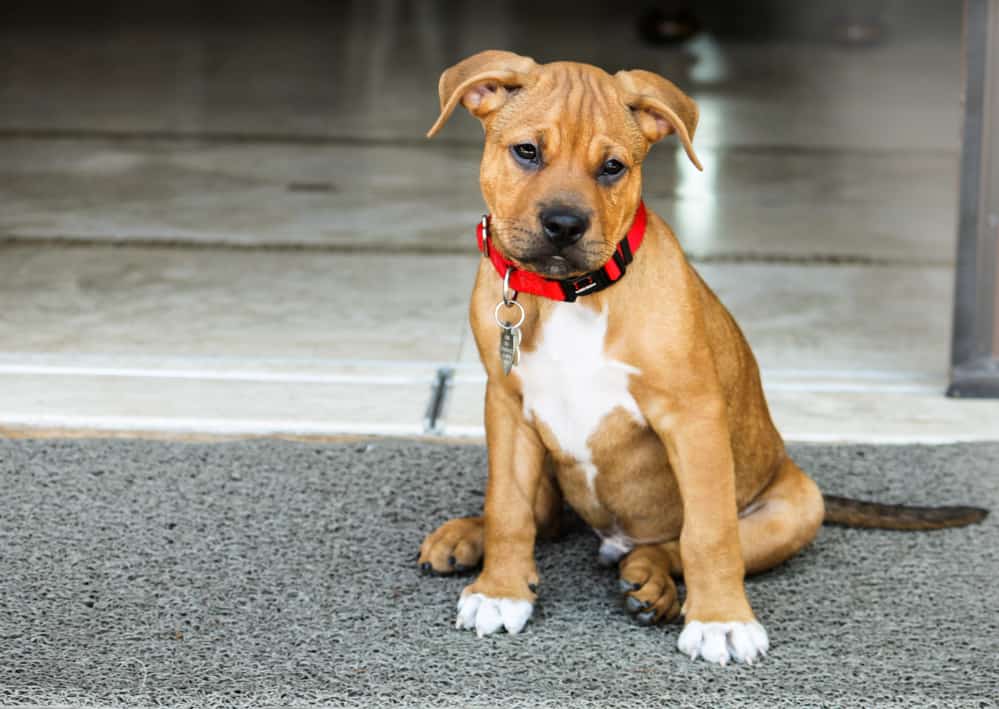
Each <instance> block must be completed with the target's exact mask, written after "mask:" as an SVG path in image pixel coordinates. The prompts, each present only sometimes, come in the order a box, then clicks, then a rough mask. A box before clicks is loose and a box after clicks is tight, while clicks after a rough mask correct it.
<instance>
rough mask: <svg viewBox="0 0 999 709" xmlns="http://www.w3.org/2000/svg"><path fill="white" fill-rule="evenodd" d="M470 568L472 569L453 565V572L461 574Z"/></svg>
mask: <svg viewBox="0 0 999 709" xmlns="http://www.w3.org/2000/svg"><path fill="white" fill-rule="evenodd" d="M470 568H472V567H470V566H465V565H464V564H455V565H454V570H455V571H457V572H458V573H459V574H460V573H462V572H464V571H468V570H469V569H470Z"/></svg>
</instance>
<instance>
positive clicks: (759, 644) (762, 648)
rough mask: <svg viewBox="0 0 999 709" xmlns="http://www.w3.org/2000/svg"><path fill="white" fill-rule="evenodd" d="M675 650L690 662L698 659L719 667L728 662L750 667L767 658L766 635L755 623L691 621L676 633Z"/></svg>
mask: <svg viewBox="0 0 999 709" xmlns="http://www.w3.org/2000/svg"><path fill="white" fill-rule="evenodd" d="M676 647H677V649H678V650H679V651H680V652H682V653H683V654H684V655H689V656H690V659H691V660H696V659H697V657H698V656H700V657H703V658H704V659H705V660H707V661H708V662H715V663H717V664H719V665H727V664H728V661H729V660H730V659H734V660H735V661H736V662H745V663H746V664H749V665H751V664H753V662H755V661H756V660H758V659H760V658H761V657H763V656H764V655H766V654H767V650H769V649H770V641H769V640H768V639H767V631H766V630H764V629H763V626H762V625H760V624H759V623H757V622H756V621H753V622H751V623H702V622H700V621H698V620H692V621H690V622H689V623H687V625H686V626H685V627H684V629H683V632H682V633H680V639H679V640H677V641H676Z"/></svg>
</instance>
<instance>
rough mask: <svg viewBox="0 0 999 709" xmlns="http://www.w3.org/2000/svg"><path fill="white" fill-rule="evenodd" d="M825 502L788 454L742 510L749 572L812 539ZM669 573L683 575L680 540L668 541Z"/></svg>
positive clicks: (777, 561)
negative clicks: (772, 475)
mask: <svg viewBox="0 0 999 709" xmlns="http://www.w3.org/2000/svg"><path fill="white" fill-rule="evenodd" d="M824 516H825V506H824V505H823V503H822V493H821V492H820V491H819V487H818V485H816V484H815V482H814V481H813V480H812V479H811V478H810V477H808V476H807V475H806V474H805V473H804V472H803V471H802V470H801V468H799V467H798V466H797V465H796V464H795V462H794V461H793V460H791V459H790V458H786V459H785V460H784V462H783V463H782V464H781V468H780V470H778V471H777V475H776V476H775V477H774V479H773V480H772V481H771V483H770V484H769V485H768V486H767V487H766V488H764V490H763V492H761V493H760V495H759V497H757V498H756V499H755V500H754V501H753V502H751V503H750V504H749V505H747V506H746V507H745V508H744V509H743V510H742V511H741V512H740V513H739V544H740V546H741V548H742V558H743V561H744V563H745V565H746V573H747V574H757V573H759V572H761V571H766V570H767V569H772V568H773V567H775V566H777V565H778V564H780V563H782V562H784V561H787V560H788V559H790V558H791V557H792V556H794V555H795V554H797V553H798V552H799V551H801V549H803V548H804V547H805V546H807V545H808V543H809V542H811V541H812V540H813V539H814V538H815V535H816V534H817V533H818V531H819V527H820V526H822V519H823V517H824ZM661 546H662V547H664V555H665V558H668V559H670V560H671V562H670V563H671V566H670V573H671V574H672V575H673V576H682V575H683V561H682V560H681V558H680V545H679V543H678V542H675V541H674V542H667V543H666V544H663V545H661Z"/></svg>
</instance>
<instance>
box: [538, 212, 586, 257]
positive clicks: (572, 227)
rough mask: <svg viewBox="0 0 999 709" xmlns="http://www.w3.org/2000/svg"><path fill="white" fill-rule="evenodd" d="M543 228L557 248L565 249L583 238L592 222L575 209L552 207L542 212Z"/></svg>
mask: <svg viewBox="0 0 999 709" xmlns="http://www.w3.org/2000/svg"><path fill="white" fill-rule="evenodd" d="M541 226H542V227H544V230H545V236H547V237H548V238H549V239H550V240H551V242H552V243H553V244H554V245H555V247H556V248H559V249H564V248H565V247H567V246H572V245H573V244H575V243H576V242H577V241H579V240H580V239H581V238H582V237H583V234H585V233H586V230H587V229H589V228H590V220H589V219H588V218H587V217H586V216H585V215H583V214H580V213H579V212H578V211H576V210H575V209H571V208H568V207H550V208H549V209H546V210H544V211H543V212H541Z"/></svg>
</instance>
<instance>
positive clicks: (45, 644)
mask: <svg viewBox="0 0 999 709" xmlns="http://www.w3.org/2000/svg"><path fill="white" fill-rule="evenodd" d="M793 452H794V454H795V457H796V458H797V459H798V461H799V462H800V463H801V464H802V465H803V467H804V468H805V469H806V470H809V471H811V472H812V473H813V475H814V476H815V477H816V478H817V479H818V481H819V482H820V484H822V485H823V487H824V488H825V489H827V490H829V491H830V492H836V493H839V494H852V495H858V496H867V497H871V498H876V499H879V500H883V501H889V502H903V501H908V502H911V503H923V504H947V503H951V504H955V503H975V504H979V505H983V506H986V507H991V508H992V509H993V510H999V444H979V445H961V446H942V447H918V446H904V447H870V446H861V447H858V446H836V447H829V446H815V447H797V448H795V449H794V451H793ZM484 465H485V462H484V451H483V449H482V448H479V447H474V446H445V445H433V444H420V443H413V442H399V441H379V442H374V443H351V444H339V445H318V444H304V443H289V442H278V441H247V442H235V443H225V444H181V443H162V442H146V441H127V440H126V441H18V440H11V441H0V484H2V486H3V505H2V508H0V705H3V706H10V705H15V704H40V705H57V704H69V705H73V706H91V707H96V706H101V707H105V706H132V707H136V706H170V707H254V708H262V707H272V706H273V707H277V706H282V707H284V706H363V707H377V706H420V707H423V706H426V707H480V706H481V707H486V706H503V707H506V708H509V709H513V708H515V707H560V708H565V707H615V706H622V707H625V706H626V707H629V708H635V707H646V706H648V707H652V706H671V707H672V706H684V707H686V706H689V707H722V706H744V707H745V706H749V707H767V708H768V709H774V708H776V707H809V706H842V707H872V706H889V707H943V706H948V707H949V706H996V699H997V697H999V602H997V599H996V594H997V579H999V560H997V553H999V552H997V548H999V533H997V529H999V513H995V514H993V515H991V516H990V517H989V518H988V519H987V520H986V521H985V523H984V524H982V525H980V526H977V527H973V528H967V529H958V530H949V531H944V532H933V533H899V532H878V531H862V530H848V529H838V528H831V527H826V528H824V530H823V532H822V534H821V535H820V537H819V539H818V541H817V542H816V543H815V544H814V545H813V546H812V547H811V548H809V549H808V550H807V551H806V552H804V553H803V554H802V555H801V556H799V557H797V558H796V559H794V560H792V561H791V562H790V563H787V564H785V565H784V566H782V567H780V568H778V569H776V570H774V571H771V572H769V573H767V574H764V575H762V576H758V577H755V578H753V579H751V580H750V582H749V595H750V598H751V600H752V601H753V603H754V606H755V608H756V610H757V613H758V615H759V616H760V619H761V620H762V621H763V623H764V624H765V625H766V626H767V628H768V630H769V631H770V636H771V641H772V649H771V653H770V656H769V657H768V658H767V659H766V660H765V661H764V662H763V663H762V664H760V665H757V666H754V667H728V668H720V667H714V666H710V665H708V664H706V663H704V662H696V663H695V662H691V661H690V660H688V659H687V658H686V657H684V656H682V655H680V654H679V653H678V652H676V650H675V642H676V637H677V633H678V628H677V627H676V626H665V627H660V628H654V629H648V628H642V627H638V626H636V625H634V624H633V623H632V622H631V621H630V620H629V619H628V617H627V616H626V614H625V613H624V612H623V611H622V610H620V608H619V606H618V604H619V600H618V596H617V593H616V588H617V583H616V578H615V574H614V573H613V571H608V570H603V569H600V568H598V567H597V565H596V563H595V554H596V550H597V539H596V537H595V536H594V535H593V534H592V533H590V532H589V531H587V530H586V529H584V528H583V527H582V526H581V525H580V524H579V523H578V522H573V523H571V524H570V525H569V526H570V529H569V531H568V533H567V535H566V537H565V538H564V539H563V540H561V541H560V542H556V543H547V544H543V545H542V546H541V547H540V548H539V551H538V559H539V569H540V572H541V574H542V579H543V582H542V589H541V592H542V597H541V602H540V605H539V607H538V609H537V610H536V613H535V616H534V619H533V620H532V621H531V623H530V624H529V626H528V629H527V630H526V631H525V633H524V634H523V635H520V636H517V637H510V636H506V635H503V636H498V637H494V638H487V639H484V640H479V639H477V638H476V637H475V636H474V634H473V633H470V632H467V631H457V630H454V629H453V627H452V623H453V616H454V604H455V601H456V599H457V597H458V593H459V591H460V590H461V588H462V587H463V586H464V585H465V584H466V583H467V582H468V581H467V579H461V578H449V579H445V578H424V577H421V576H420V575H419V574H418V573H417V572H416V569H415V565H414V559H413V554H414V552H415V550H416V548H417V545H418V544H419V542H420V540H421V538H422V536H423V535H424V534H425V533H426V532H427V531H428V530H430V529H431V527H433V526H434V525H436V524H438V523H440V522H441V521H443V520H444V519H445V518H447V517H449V516H452V515H456V514H464V513H470V512H474V511H476V510H477V509H478V507H479V505H480V503H481V499H482V497H481V492H480V491H481V490H482V485H483V480H484V476H485V468H484Z"/></svg>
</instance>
